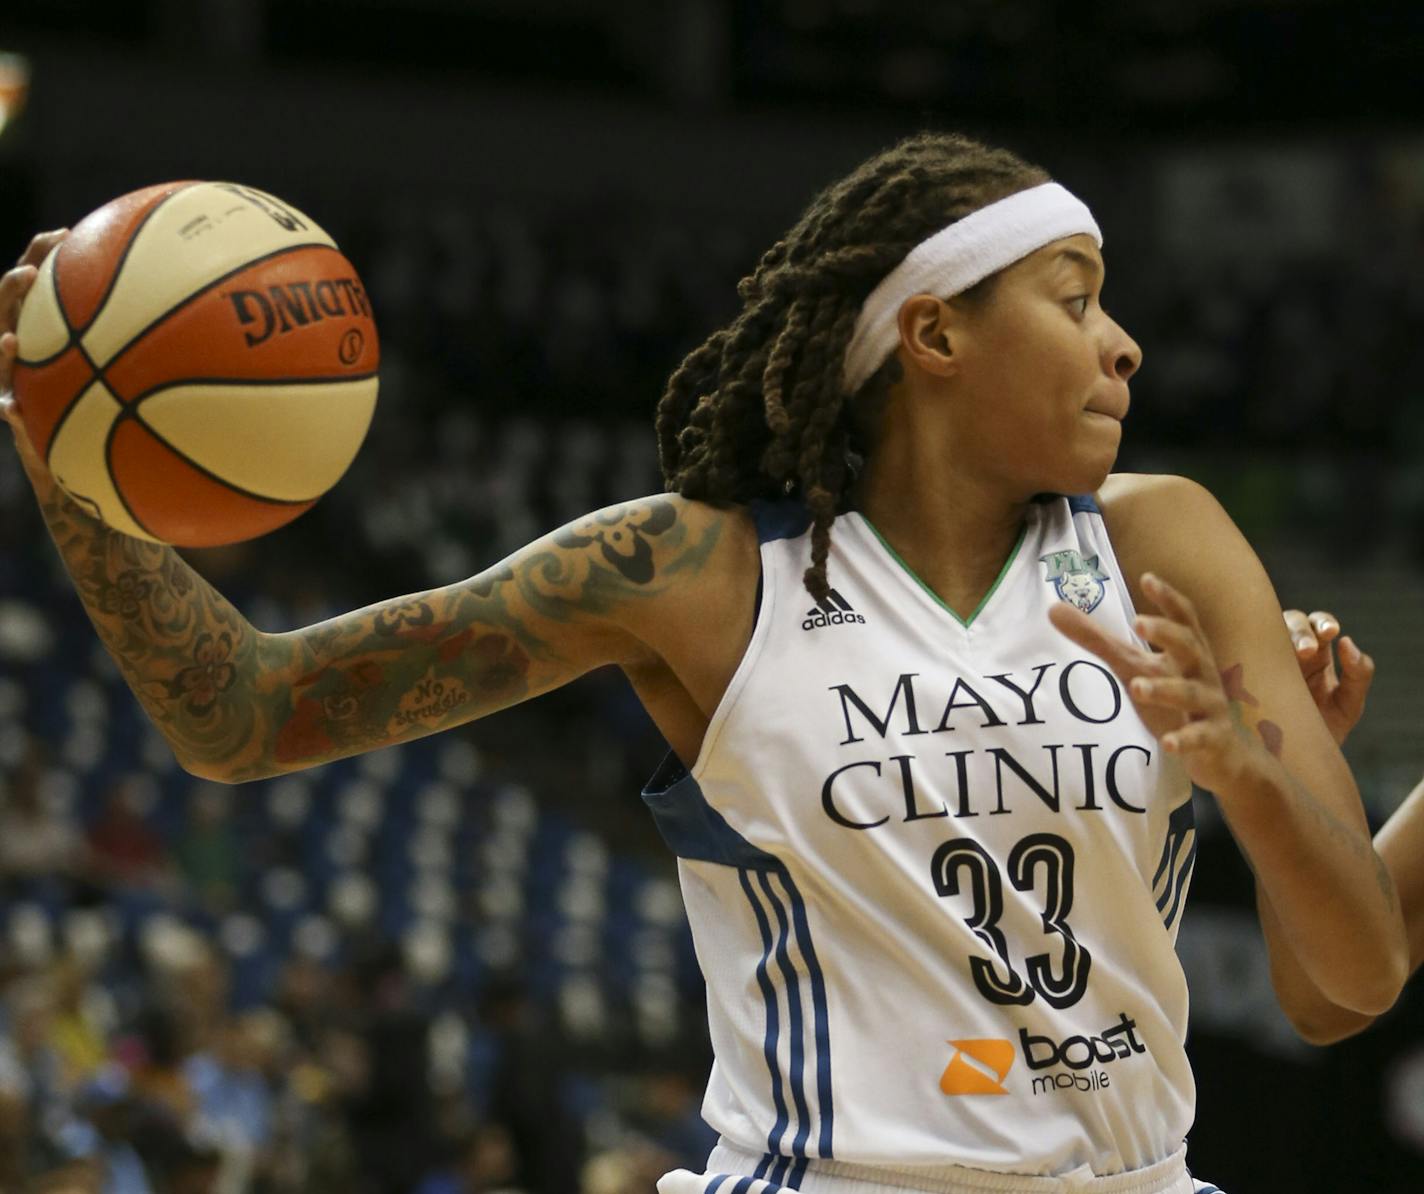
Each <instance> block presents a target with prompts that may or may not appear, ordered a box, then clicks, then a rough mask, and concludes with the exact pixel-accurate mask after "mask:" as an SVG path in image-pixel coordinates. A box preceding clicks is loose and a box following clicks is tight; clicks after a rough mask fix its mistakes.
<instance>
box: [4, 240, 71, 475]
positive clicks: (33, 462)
mask: <svg viewBox="0 0 1424 1194" xmlns="http://www.w3.org/2000/svg"><path fill="white" fill-rule="evenodd" d="M68 235H69V229H67V228H59V229H56V230H55V231H54V232H41V233H40V234H39V235H38V236H37V237H35V238H34V240H32V241H30V244H29V248H27V249H26V250H25V251H24V253H23V254H22V255H21V257H20V260H19V261H18V262H16V263H15V268H14V269H12V270H10V271H9V272H8V273H6V274H4V275H3V276H0V418H3V419H4V420H5V422H6V423H8V424H9V425H10V430H11V432H13V433H14V436H15V447H16V448H17V449H18V450H19V453H20V460H21V461H22V462H23V463H24V466H25V471H26V472H28V473H29V474H30V477H31V479H34V480H36V481H38V480H40V479H42V478H44V477H46V476H47V475H48V470H47V469H46V468H45V466H44V462H43V461H41V460H40V458H39V453H37V452H36V451H35V448H34V445H33V444H32V443H30V437H29V435H28V433H27V432H26V431H25V425H24V422H23V421H22V420H21V419H20V412H19V410H18V408H17V407H16V405H15V396H14V394H13V393H12V392H11V388H10V386H11V380H12V378H13V377H14V373H15V354H16V353H17V352H18V351H19V341H18V340H17V339H16V337H15V328H16V326H17V325H18V324H19V322H20V305H21V304H22V303H23V302H24V300H25V295H27V294H28V293H29V292H30V287H31V286H33V285H34V284H35V278H36V276H37V275H38V274H39V267H40V263H41V262H42V261H44V259H45V258H46V257H48V256H49V255H50V253H51V252H53V251H54V250H55V249H56V248H58V247H59V245H60V243H61V242H62V241H63V240H64V238H65V237H66V236H68Z"/></svg>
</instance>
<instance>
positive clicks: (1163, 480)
mask: <svg viewBox="0 0 1424 1194" xmlns="http://www.w3.org/2000/svg"><path fill="white" fill-rule="evenodd" d="M1097 501H1098V508H1099V509H1100V510H1101V511H1102V512H1103V521H1104V522H1105V523H1107V526H1108V530H1109V532H1110V533H1111V534H1112V535H1113V539H1114V543H1115V544H1116V542H1117V540H1118V539H1120V538H1126V539H1132V540H1135V539H1136V538H1138V537H1139V536H1142V537H1145V538H1154V537H1157V536H1160V535H1163V534H1165V535H1167V536H1168V537H1169V538H1174V537H1175V535H1176V534H1177V532H1179V531H1180V532H1182V533H1186V531H1187V527H1188V525H1189V524H1190V522H1191V521H1192V520H1194V519H1197V518H1203V519H1205V520H1206V525H1205V526H1204V527H1203V528H1201V529H1202V530H1204V531H1206V532H1207V533H1208V534H1213V533H1218V532H1220V531H1221V530H1222V529H1224V528H1225V527H1227V526H1231V525H1233V524H1232V523H1231V518H1230V516H1229V515H1228V514H1227V513H1226V511H1225V510H1223V509H1222V507H1221V503H1220V502H1218V501H1217V500H1216V498H1215V497H1213V496H1212V494H1211V491H1210V490H1208V489H1207V488H1206V487H1205V486H1203V485H1199V484H1198V483H1197V482H1195V481H1193V480H1191V479H1190V478H1187V477H1178V476H1175V475H1173V474H1171V473H1113V474H1112V476H1110V477H1109V478H1108V479H1107V480H1106V481H1104V482H1103V486H1102V488H1101V489H1099V490H1098V493H1097Z"/></svg>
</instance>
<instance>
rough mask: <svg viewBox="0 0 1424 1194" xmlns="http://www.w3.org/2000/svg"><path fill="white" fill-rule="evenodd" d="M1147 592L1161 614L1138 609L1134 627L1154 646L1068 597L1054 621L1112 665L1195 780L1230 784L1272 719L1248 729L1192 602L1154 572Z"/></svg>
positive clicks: (1211, 785)
mask: <svg viewBox="0 0 1424 1194" xmlns="http://www.w3.org/2000/svg"><path fill="white" fill-rule="evenodd" d="M1142 591H1143V593H1144V594H1146V596H1147V598H1148V599H1149V600H1150V601H1151V602H1152V604H1153V605H1155V606H1156V607H1157V609H1158V610H1159V611H1160V613H1159V614H1143V615H1140V616H1139V617H1138V618H1137V620H1136V622H1135V623H1134V625H1133V628H1134V629H1135V630H1136V631H1137V633H1138V634H1139V635H1141V636H1142V638H1143V639H1145V640H1146V641H1147V642H1148V643H1150V644H1151V645H1152V646H1153V647H1155V648H1157V650H1155V651H1150V650H1145V649H1143V648H1142V647H1140V646H1138V645H1136V644H1134V643H1129V642H1125V641H1124V640H1122V639H1120V638H1116V637H1114V636H1113V635H1111V634H1109V633H1107V631H1105V630H1104V629H1103V627H1102V626H1101V625H1099V624H1098V623H1097V622H1096V621H1094V620H1093V619H1092V618H1090V617H1089V616H1088V615H1087V614H1085V613H1083V612H1082V611H1081V610H1079V609H1076V608H1074V607H1073V606H1071V605H1069V604H1068V603H1067V602H1060V603H1058V604H1056V605H1055V606H1053V608H1052V609H1051V610H1050V611H1049V614H1048V617H1049V621H1051V622H1052V623H1053V625H1054V626H1055V627H1056V628H1057V629H1058V630H1059V631H1061V632H1062V633H1063V634H1065V635H1067V637H1068V638H1070V639H1072V640H1073V642H1075V643H1077V644H1078V646H1080V647H1082V648H1083V649H1084V650H1087V651H1091V652H1092V653H1093V654H1094V655H1096V656H1098V658H1100V659H1101V660H1102V661H1103V662H1104V663H1106V664H1107V665H1108V667H1109V668H1111V669H1112V671H1113V673H1114V674H1115V675H1116V676H1117V677H1118V679H1119V680H1121V681H1122V683H1123V685H1124V686H1125V687H1126V688H1127V691H1128V695H1129V697H1130V698H1131V699H1132V703H1133V705H1134V707H1135V708H1136V709H1137V712H1138V715H1139V716H1140V717H1141V718H1142V720H1143V722H1144V724H1145V725H1146V726H1147V728H1148V729H1149V730H1151V731H1152V734H1153V735H1154V736H1155V737H1156V739H1157V741H1158V742H1159V743H1160V744H1161V747H1162V750H1163V751H1164V752H1166V753H1167V754H1172V755H1177V756H1179V757H1180V758H1181V760H1182V765H1183V767H1184V769H1185V770H1186V772H1187V775H1188V776H1189V777H1190V779H1191V781H1192V782H1193V783H1194V784H1196V785H1197V786H1198V787H1202V788H1206V789H1209V790H1210V791H1214V792H1221V791H1226V790H1229V789H1230V788H1231V787H1232V786H1233V785H1234V784H1235V783H1236V781H1237V780H1238V779H1239V777H1240V776H1241V775H1242V774H1243V773H1244V772H1245V771H1246V770H1247V769H1249V768H1250V767H1252V766H1253V765H1257V764H1259V762H1260V760H1261V754H1262V750H1263V748H1269V746H1270V737H1269V730H1267V729H1266V727H1267V726H1269V725H1270V723H1268V722H1263V723H1261V727H1260V729H1261V731H1262V733H1261V736H1260V737H1259V738H1258V737H1257V736H1255V735H1252V734H1250V733H1249V732H1246V731H1245V730H1244V727H1243V726H1242V725H1241V722H1240V720H1239V718H1238V716H1237V714H1236V711H1235V709H1234V708H1233V697H1232V694H1231V693H1229V692H1228V691H1227V683H1228V682H1229V681H1230V680H1231V678H1232V677H1231V673H1227V674H1226V675H1223V674H1222V673H1221V671H1220V670H1219V669H1218V666H1217V662H1216V659H1215V658H1214V656H1213V655H1212V650H1211V646H1210V644H1209V643H1208V642H1207V638H1206V634H1205V633H1204V632H1203V631H1202V628H1201V623H1200V622H1199V621H1198V619H1197V613H1196V609H1195V607H1194V606H1193V605H1192V603H1191V601H1190V600H1189V599H1188V598H1187V597H1185V596H1184V595H1183V594H1181V593H1179V592H1178V591H1177V590H1176V589H1174V588H1173V587H1172V586H1171V585H1169V584H1168V583H1167V582H1166V581H1164V580H1162V579H1161V578H1160V577H1158V576H1155V575H1153V574H1152V573H1150V572H1149V573H1145V574H1144V575H1143V577H1142Z"/></svg>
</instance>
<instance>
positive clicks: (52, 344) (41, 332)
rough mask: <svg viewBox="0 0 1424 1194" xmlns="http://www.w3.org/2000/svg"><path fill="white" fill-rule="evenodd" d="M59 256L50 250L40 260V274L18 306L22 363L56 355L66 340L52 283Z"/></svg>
mask: <svg viewBox="0 0 1424 1194" xmlns="http://www.w3.org/2000/svg"><path fill="white" fill-rule="evenodd" d="M58 256H59V254H58V253H57V252H53V251H52V252H51V253H50V255H49V256H48V257H46V258H45V259H44V261H43V262H41V263H40V272H39V276H38V277H37V278H36V279H35V284H34V285H33V286H31V287H30V293H29V294H27V295H26V296H25V303H24V306H22V307H21V308H20V322H19V324H18V325H17V326H16V328H15V335H16V336H17V337H18V338H19V342H20V348H19V359H20V361H21V363H22V364H26V365H36V364H39V363H40V362H41V361H47V360H49V358H50V357H53V356H57V355H58V354H59V353H60V352H62V351H63V350H64V346H65V345H66V344H68V343H69V326H68V325H67V324H66V323H65V322H64V313H63V311H61V309H60V306H59V293H58V292H57V291H56V289H55V285H54V263H55V259H56V258H57V257H58Z"/></svg>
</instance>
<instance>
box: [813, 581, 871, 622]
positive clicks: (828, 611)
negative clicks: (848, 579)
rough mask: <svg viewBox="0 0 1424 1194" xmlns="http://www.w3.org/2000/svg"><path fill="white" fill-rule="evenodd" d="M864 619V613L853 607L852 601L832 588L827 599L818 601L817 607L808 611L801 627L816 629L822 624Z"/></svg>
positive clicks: (862, 620) (861, 620)
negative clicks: (851, 605)
mask: <svg viewBox="0 0 1424 1194" xmlns="http://www.w3.org/2000/svg"><path fill="white" fill-rule="evenodd" d="M864 621H865V617H864V615H862V614H858V613H856V612H855V610H853V609H851V607H850V602H849V601H847V600H846V599H845V598H844V597H842V596H841V595H840V594H839V593H837V592H836V591H835V589H832V590H831V593H830V596H829V597H828V598H827V599H826V600H825V601H818V602H816V608H815V609H810V610H807V611H806V620H805V621H804V622H802V623H801V629H802V630H815V629H817V628H818V627H821V626H844V625H846V624H847V623H851V622H864Z"/></svg>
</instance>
